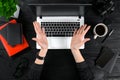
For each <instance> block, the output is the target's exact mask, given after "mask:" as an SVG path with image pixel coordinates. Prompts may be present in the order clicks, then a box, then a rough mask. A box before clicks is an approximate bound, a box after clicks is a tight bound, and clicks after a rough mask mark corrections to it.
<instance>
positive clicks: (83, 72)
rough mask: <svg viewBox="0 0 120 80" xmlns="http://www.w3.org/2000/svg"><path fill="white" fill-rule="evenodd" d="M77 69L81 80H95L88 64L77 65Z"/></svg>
mask: <svg viewBox="0 0 120 80" xmlns="http://www.w3.org/2000/svg"><path fill="white" fill-rule="evenodd" d="M77 69H78V74H79V77H80V80H94V76H93V73H92V70H91V69H90V68H89V66H88V65H87V63H86V62H81V63H77Z"/></svg>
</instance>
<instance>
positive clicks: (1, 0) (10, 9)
mask: <svg viewBox="0 0 120 80" xmlns="http://www.w3.org/2000/svg"><path fill="white" fill-rule="evenodd" d="M17 4H18V1H17V0H0V17H5V18H6V19H9V18H10V17H14V18H18V16H19V12H20V8H19V6H18V5H17Z"/></svg>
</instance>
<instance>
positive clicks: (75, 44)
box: [71, 25, 90, 50]
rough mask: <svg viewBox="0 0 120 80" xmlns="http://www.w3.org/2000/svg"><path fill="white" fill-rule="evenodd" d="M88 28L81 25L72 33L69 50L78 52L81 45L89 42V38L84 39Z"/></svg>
mask: <svg viewBox="0 0 120 80" xmlns="http://www.w3.org/2000/svg"><path fill="white" fill-rule="evenodd" d="M89 29H90V26H87V25H83V26H81V27H80V28H79V29H78V30H75V31H74V34H73V37H72V41H71V50H75V49H76V50H78V49H79V48H80V47H81V46H82V45H83V44H85V43H86V42H87V41H89V40H90V38H84V37H85V35H86V33H87V32H88V30H89Z"/></svg>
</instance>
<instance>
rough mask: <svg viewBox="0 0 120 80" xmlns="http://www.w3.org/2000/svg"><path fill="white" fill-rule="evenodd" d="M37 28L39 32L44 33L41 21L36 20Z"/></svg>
mask: <svg viewBox="0 0 120 80" xmlns="http://www.w3.org/2000/svg"><path fill="white" fill-rule="evenodd" d="M36 29H37V31H38V32H39V33H42V29H41V26H40V23H39V22H36Z"/></svg>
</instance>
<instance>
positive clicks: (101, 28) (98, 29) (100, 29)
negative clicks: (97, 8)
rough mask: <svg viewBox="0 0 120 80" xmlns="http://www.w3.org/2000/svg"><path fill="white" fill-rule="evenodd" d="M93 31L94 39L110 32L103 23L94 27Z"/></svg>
mask: <svg viewBox="0 0 120 80" xmlns="http://www.w3.org/2000/svg"><path fill="white" fill-rule="evenodd" d="M93 33H94V39H96V38H97V37H104V36H106V34H107V33H108V27H107V26H106V25H105V24H103V23H99V24H97V25H96V26H95V27H94V29H93Z"/></svg>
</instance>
